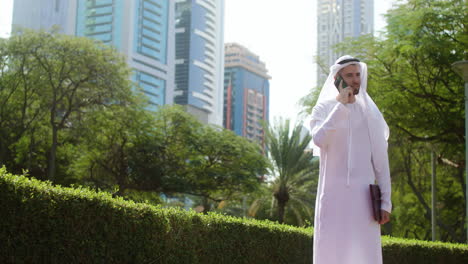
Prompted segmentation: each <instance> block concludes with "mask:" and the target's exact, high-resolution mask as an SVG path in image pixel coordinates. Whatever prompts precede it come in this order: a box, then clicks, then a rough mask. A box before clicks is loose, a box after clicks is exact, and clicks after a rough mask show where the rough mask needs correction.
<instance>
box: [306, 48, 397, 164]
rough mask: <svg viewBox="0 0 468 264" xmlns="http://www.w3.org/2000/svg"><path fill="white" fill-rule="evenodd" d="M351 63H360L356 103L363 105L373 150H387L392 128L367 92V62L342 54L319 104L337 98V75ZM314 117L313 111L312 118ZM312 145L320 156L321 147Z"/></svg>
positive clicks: (326, 84)
mask: <svg viewBox="0 0 468 264" xmlns="http://www.w3.org/2000/svg"><path fill="white" fill-rule="evenodd" d="M351 64H356V65H359V67H360V69H361V88H360V89H359V94H357V95H356V102H355V103H357V104H359V105H361V106H362V109H363V111H364V114H365V115H366V118H367V124H368V128H369V135H370V141H371V148H372V150H373V151H387V140H388V137H389V135H390V130H389V128H388V125H387V122H385V119H384V118H383V116H382V113H381V112H380V110H379V108H378V107H377V105H376V104H375V103H374V101H373V100H372V98H371V97H370V96H369V94H368V93H367V64H365V63H364V62H359V60H357V59H355V58H353V57H352V56H349V55H345V56H342V57H340V58H339V59H338V60H336V61H335V64H333V65H332V66H331V67H330V74H329V75H328V78H327V80H326V81H325V84H324V85H323V87H322V90H321V91H320V95H319V98H318V100H317V105H318V104H320V103H323V102H326V101H329V100H333V99H335V100H336V96H337V95H338V90H337V89H336V87H335V84H334V82H335V76H336V75H337V74H338V72H339V71H340V70H341V69H343V68H344V67H346V66H348V65H351ZM313 118H314V117H313V113H312V119H313ZM312 143H313V142H312ZM312 147H313V153H314V156H319V155H320V148H319V147H317V146H315V145H313V146H312Z"/></svg>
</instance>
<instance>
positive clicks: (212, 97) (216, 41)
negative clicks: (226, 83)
mask: <svg viewBox="0 0 468 264" xmlns="http://www.w3.org/2000/svg"><path fill="white" fill-rule="evenodd" d="M223 14H224V0H177V1H176V72H175V74H176V75H175V76H176V77H175V84H176V87H175V92H174V95H175V97H174V102H175V103H177V104H181V105H185V106H186V109H187V112H189V113H191V114H193V115H194V116H196V117H197V118H198V119H199V120H200V121H201V122H203V123H208V124H214V125H219V126H221V125H222V121H223V116H222V113H223V77H224V76H223V69H224V45H223V42H224V38H223V36H224V32H223V28H224V19H223Z"/></svg>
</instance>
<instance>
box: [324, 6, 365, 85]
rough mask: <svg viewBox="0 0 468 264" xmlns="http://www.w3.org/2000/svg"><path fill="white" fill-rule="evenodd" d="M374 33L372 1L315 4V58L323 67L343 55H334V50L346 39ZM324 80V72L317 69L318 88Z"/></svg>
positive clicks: (325, 76)
mask: <svg viewBox="0 0 468 264" xmlns="http://www.w3.org/2000/svg"><path fill="white" fill-rule="evenodd" d="M373 30H374V0H318V1H317V55H318V57H319V59H320V61H321V62H323V63H324V66H325V67H328V66H330V65H332V64H333V63H334V62H335V60H336V59H338V58H339V57H340V56H341V55H344V54H338V53H336V52H334V51H333V46H335V45H336V44H338V43H340V42H343V41H344V40H345V39H346V38H348V37H359V36H360V35H365V34H372V33H373ZM326 70H327V71H328V69H326ZM326 78H327V74H326V72H325V71H324V70H323V69H321V68H320V67H318V69H317V83H318V85H321V84H323V83H324V82H325V80H326Z"/></svg>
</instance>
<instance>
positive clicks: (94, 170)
mask: <svg viewBox="0 0 468 264" xmlns="http://www.w3.org/2000/svg"><path fill="white" fill-rule="evenodd" d="M130 110H131V109H126V110H125V111H121V112H116V111H104V110H103V111H100V112H98V113H96V114H94V115H92V116H91V115H90V116H89V117H90V118H92V122H91V121H86V122H85V123H91V124H93V125H91V126H88V128H83V131H87V132H86V133H85V134H86V135H87V136H86V142H87V144H86V145H84V148H83V149H82V151H80V153H82V154H83V153H84V154H85V155H81V157H80V158H77V163H76V168H77V170H78V171H81V173H77V175H80V174H83V175H88V177H86V178H85V179H83V180H84V181H85V182H86V181H87V182H90V183H92V184H93V185H95V186H98V187H100V188H106V189H110V190H113V189H117V190H118V191H117V192H116V194H117V195H125V194H126V193H127V191H132V192H133V191H146V192H159V193H166V194H168V195H177V194H180V193H182V194H188V195H194V196H199V197H202V198H204V201H205V202H204V203H205V208H206V209H207V210H208V208H209V207H210V202H209V201H214V202H220V201H222V200H227V199H230V198H231V197H232V196H233V195H234V194H235V193H239V192H249V191H252V190H254V189H255V188H256V186H258V184H259V176H260V175H263V174H264V173H265V172H266V166H267V163H266V159H265V158H264V157H263V156H262V154H261V151H260V149H259V147H258V146H257V145H255V144H254V143H251V142H249V141H247V140H246V139H244V138H241V137H239V136H237V135H235V134H234V133H233V132H231V131H228V130H223V129H215V128H212V127H210V126H206V125H202V124H201V123H200V122H198V120H197V119H196V118H195V117H193V116H192V115H190V114H188V113H186V112H185V111H184V110H183V109H182V108H181V107H179V106H162V107H160V109H159V110H158V111H157V112H156V113H150V112H146V113H144V114H142V113H139V112H138V110H133V112H132V111H130ZM86 129H87V130H86ZM86 172H89V173H86Z"/></svg>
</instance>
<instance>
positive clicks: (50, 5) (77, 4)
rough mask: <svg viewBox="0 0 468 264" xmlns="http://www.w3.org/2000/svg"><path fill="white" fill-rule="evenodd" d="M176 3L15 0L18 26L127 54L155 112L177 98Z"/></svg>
mask: <svg viewBox="0 0 468 264" xmlns="http://www.w3.org/2000/svg"><path fill="white" fill-rule="evenodd" d="M174 8H175V6H174V0H132V1H129V0H69V1H62V0H41V1H37V0H15V4H14V9H13V10H14V11H13V13H14V15H13V25H14V26H23V27H27V28H33V29H46V30H47V29H50V27H51V26H53V25H58V26H59V27H60V28H61V32H63V33H65V34H69V35H76V36H84V37H89V38H93V39H96V40H99V41H102V42H103V43H105V44H108V45H112V46H114V47H115V48H117V50H119V51H120V52H121V53H122V54H124V55H125V57H126V59H127V63H128V65H129V66H130V67H131V68H132V70H133V72H134V74H133V77H132V79H133V81H134V82H135V84H136V85H137V86H138V87H140V88H141V89H142V90H143V92H144V93H145V94H146V95H147V96H148V99H149V104H150V105H149V108H150V109H151V110H156V109H157V106H158V105H163V104H172V103H173V97H174V94H173V92H174V72H175V70H174V62H175V49H174V47H175V41H174V40H175V32H174V29H175V28H174V22H175V19H174Z"/></svg>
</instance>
